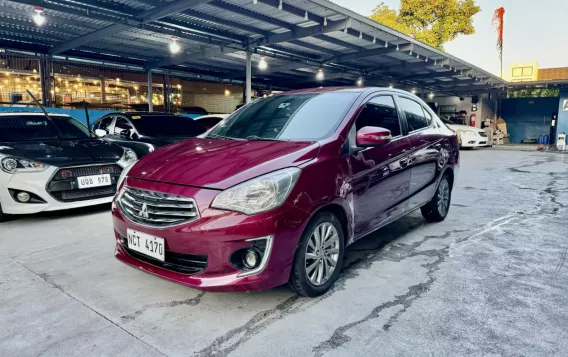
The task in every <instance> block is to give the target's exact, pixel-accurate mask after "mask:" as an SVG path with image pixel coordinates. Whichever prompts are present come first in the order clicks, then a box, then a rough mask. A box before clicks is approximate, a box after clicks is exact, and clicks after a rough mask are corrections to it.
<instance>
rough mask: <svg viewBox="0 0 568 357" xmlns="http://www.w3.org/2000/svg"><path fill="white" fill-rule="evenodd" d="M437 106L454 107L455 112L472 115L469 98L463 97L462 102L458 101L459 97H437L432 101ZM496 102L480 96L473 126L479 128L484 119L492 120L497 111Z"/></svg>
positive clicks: (486, 96) (485, 96)
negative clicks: (463, 111) (462, 111)
mask: <svg viewBox="0 0 568 357" xmlns="http://www.w3.org/2000/svg"><path fill="white" fill-rule="evenodd" d="M434 101H435V102H437V103H438V105H440V106H442V105H456V111H458V112H459V111H460V110H465V111H466V112H467V115H468V117H469V116H470V115H471V114H472V113H473V112H472V111H471V97H464V100H463V101H462V100H460V98H459V97H437V98H435V99H434ZM496 103H497V101H496V100H494V99H489V96H488V95H487V94H484V95H482V96H481V95H480V96H479V101H478V103H477V112H475V114H476V121H475V126H476V127H478V128H479V127H480V126H481V121H482V120H483V119H485V117H488V118H491V119H494V118H495V113H496V110H497V104H496Z"/></svg>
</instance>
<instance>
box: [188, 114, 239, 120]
mask: <svg viewBox="0 0 568 357" xmlns="http://www.w3.org/2000/svg"><path fill="white" fill-rule="evenodd" d="M229 115H231V114H207V115H202V116H200V117H197V118H193V120H200V119H207V118H222V119H225V118H226V117H228V116H229Z"/></svg>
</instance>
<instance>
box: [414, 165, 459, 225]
mask: <svg viewBox="0 0 568 357" xmlns="http://www.w3.org/2000/svg"><path fill="white" fill-rule="evenodd" d="M451 202H452V186H451V185H450V180H449V178H448V175H447V174H444V176H442V179H441V180H440V183H439V184H438V188H437V189H436V193H435V194H434V197H433V198H432V200H431V201H430V202H428V203H427V204H426V205H424V206H422V207H421V208H420V211H422V216H423V217H424V218H425V219H426V220H427V221H429V222H441V221H443V220H444V219H446V216H447V215H448V211H449V210H450V204H451Z"/></svg>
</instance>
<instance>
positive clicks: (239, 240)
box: [112, 178, 309, 291]
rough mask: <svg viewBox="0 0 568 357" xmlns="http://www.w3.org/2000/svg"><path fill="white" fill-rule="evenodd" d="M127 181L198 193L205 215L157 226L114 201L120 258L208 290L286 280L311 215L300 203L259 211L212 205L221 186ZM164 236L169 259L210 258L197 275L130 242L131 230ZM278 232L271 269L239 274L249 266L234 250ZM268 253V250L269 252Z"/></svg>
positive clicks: (257, 287)
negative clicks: (139, 252)
mask: <svg viewBox="0 0 568 357" xmlns="http://www.w3.org/2000/svg"><path fill="white" fill-rule="evenodd" d="M125 184H126V185H128V186H129V187H132V188H137V189H141V190H148V191H155V192H163V193H168V194H173V195H179V196H185V197H190V198H193V199H194V200H195V202H196V204H197V207H198V210H199V215H200V218H199V219H197V220H195V221H192V222H189V223H185V224H181V225H178V226H173V227H167V228H153V227H148V226H143V225H140V224H137V223H135V222H132V221H130V220H129V219H128V218H127V217H125V216H124V215H123V214H122V212H121V210H120V209H119V207H118V206H117V205H116V204H114V203H113V206H112V215H113V222H114V229H115V232H114V233H115V238H116V249H115V256H116V258H117V259H118V260H120V261H122V262H123V263H126V264H128V265H131V266H133V267H135V268H137V269H140V270H143V271H145V272H147V273H150V274H153V275H157V276H159V277H162V278H165V279H168V280H171V281H174V282H177V283H180V284H183V285H186V286H190V287H193V288H197V289H201V290H208V291H253V290H264V289H269V288H272V287H274V286H278V285H282V284H284V283H286V282H287V281H288V279H289V276H290V269H291V266H292V262H293V260H294V254H295V252H296V247H297V245H298V241H299V239H300V236H301V234H302V232H303V229H304V227H305V225H306V224H307V222H308V220H309V214H308V213H307V212H305V211H303V210H300V209H298V208H296V207H294V206H291V205H288V204H284V205H283V206H282V207H280V208H278V209H275V210H272V211H270V212H265V213H261V214H258V215H254V216H247V215H244V214H241V213H236V212H228V211H222V210H216V209H212V208H209V207H210V204H211V201H212V200H213V198H214V197H215V196H216V195H217V193H219V191H217V190H210V189H203V188H195V187H186V186H177V185H171V184H164V183H156V182H148V181H141V180H136V179H132V178H127V179H126V183H125ZM128 228H130V229H134V230H136V231H139V232H143V233H147V234H150V235H153V236H158V237H160V238H164V240H165V249H166V260H167V259H168V256H167V254H168V252H172V253H173V254H176V255H192V256H199V257H206V261H207V263H206V267H205V269H203V270H202V271H200V272H198V273H195V274H183V273H180V272H177V271H174V270H172V269H168V268H164V267H162V266H161V264H160V262H159V261H156V260H154V261H152V259H148V257H145V259H143V260H141V259H137V258H136V257H135V256H134V254H131V253H129V252H128V250H127V249H126V248H125V246H124V239H123V238H122V237H125V236H126V235H127V229H128ZM269 236H270V237H272V238H273V239H272V247H271V250H270V252H267V253H269V254H270V256H269V259H268V261H267V263H266V266H265V268H264V269H263V270H262V271H260V272H259V273H257V274H255V275H250V276H239V275H240V274H241V273H242V272H243V270H240V269H237V268H236V267H235V266H233V265H232V264H231V262H230V257H231V255H232V254H233V253H234V252H235V251H237V250H239V249H242V248H245V247H250V246H251V242H250V241H249V240H250V239H254V238H259V237H269ZM267 253H265V254H267Z"/></svg>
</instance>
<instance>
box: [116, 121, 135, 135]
mask: <svg viewBox="0 0 568 357" xmlns="http://www.w3.org/2000/svg"><path fill="white" fill-rule="evenodd" d="M131 129H133V128H132V124H130V123H129V122H128V120H126V119H125V118H121V117H118V118H116V123H115V124H114V134H115V135H119V134H120V133H121V132H122V131H123V130H131Z"/></svg>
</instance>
